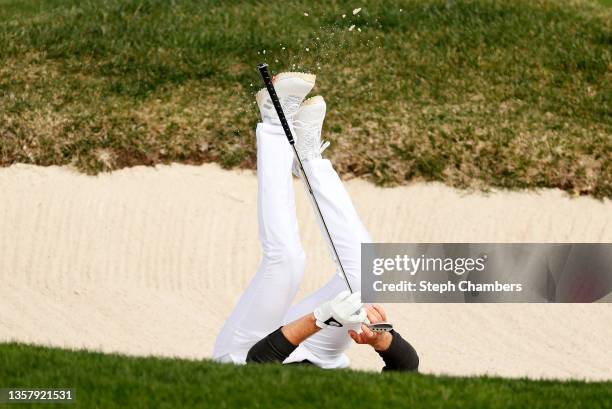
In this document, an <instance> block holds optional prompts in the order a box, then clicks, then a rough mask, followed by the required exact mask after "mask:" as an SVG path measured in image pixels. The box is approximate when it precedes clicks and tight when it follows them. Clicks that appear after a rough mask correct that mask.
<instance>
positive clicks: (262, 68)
mask: <svg viewBox="0 0 612 409" xmlns="http://www.w3.org/2000/svg"><path fill="white" fill-rule="evenodd" d="M257 69H258V70H259V73H260V74H261V78H262V79H263V82H264V84H265V86H266V89H267V90H268V94H270V99H271V100H272V104H273V105H274V109H275V110H276V114H277V115H278V119H279V120H280V123H281V126H282V127H283V130H284V131H285V135H286V136H287V140H288V141H289V143H290V144H291V145H293V134H292V133H291V129H290V128H289V124H288V123H287V118H285V113H284V112H283V107H282V106H281V103H280V101H279V99H278V95H276V90H275V89H274V84H272V77H270V71H268V64H266V63H265V62H264V63H261V64H259V65H258V66H257Z"/></svg>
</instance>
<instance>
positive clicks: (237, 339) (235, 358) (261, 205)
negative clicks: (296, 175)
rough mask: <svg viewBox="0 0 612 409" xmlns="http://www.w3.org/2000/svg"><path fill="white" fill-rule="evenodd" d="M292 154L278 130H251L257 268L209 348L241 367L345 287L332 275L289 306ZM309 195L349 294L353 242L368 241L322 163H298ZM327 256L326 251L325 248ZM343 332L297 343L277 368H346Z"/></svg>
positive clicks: (294, 241)
mask: <svg viewBox="0 0 612 409" xmlns="http://www.w3.org/2000/svg"><path fill="white" fill-rule="evenodd" d="M292 161H293V150H292V148H291V146H290V145H289V143H288V142H287V139H286V137H285V134H284V133H283V130H282V128H281V127H280V125H278V126H277V125H270V124H263V123H260V124H258V126H257V179H258V202H257V204H258V217H259V239H260V240H261V244H262V249H263V257H262V260H261V264H260V265H259V269H258V271H257V273H256V274H255V277H253V279H252V281H251V282H250V283H249V285H248V287H247V289H246V290H245V292H244V294H243V295H242V297H241V298H240V300H239V301H238V304H237V305H236V307H235V308H234V311H233V312H232V313H231V315H230V316H229V318H228V319H227V321H226V322H225V325H224V326H223V328H222V329H221V332H220V333H219V335H218V337H217V341H216V343H215V350H214V354H213V357H214V358H215V359H217V360H219V361H223V362H234V363H244V362H245V360H246V355H247V353H248V351H249V349H250V348H251V347H252V346H253V345H254V344H255V343H256V342H257V341H259V340H260V339H262V338H263V337H265V336H266V335H267V334H269V333H270V332H272V331H274V330H276V329H277V328H278V327H280V326H281V325H283V324H286V323H288V322H291V321H293V320H295V319H297V318H299V317H302V316H304V315H306V314H308V313H311V312H312V311H314V310H315V308H316V307H318V306H319V305H320V304H322V303H323V302H325V301H328V300H330V299H332V298H333V297H334V296H335V295H336V294H338V293H339V292H340V291H343V290H345V289H347V287H346V283H345V281H344V279H343V278H342V275H341V273H340V270H339V269H338V270H337V271H336V273H335V274H333V276H332V277H331V279H330V280H329V281H328V282H327V283H326V284H325V285H324V286H323V287H321V288H320V289H319V290H317V291H316V292H314V293H313V294H311V295H310V296H308V297H306V298H305V299H304V300H302V301H300V302H299V303H297V304H296V305H293V306H292V303H293V300H294V298H295V295H296V293H297V291H298V289H299V287H300V284H301V281H302V277H303V273H304V265H305V260H306V257H305V254H304V250H303V249H302V245H301V243H300V237H299V231H298V222H297V217H296V210H295V197H294V192H293V182H292V176H291V165H292ZM304 169H305V171H306V173H307V174H308V178H309V180H310V183H311V186H312V189H313V192H314V194H315V196H316V198H317V201H318V203H319V206H320V208H321V212H322V213H323V216H324V218H325V221H326V223H327V227H328V229H329V232H330V234H331V236H332V238H333V241H334V244H335V245H336V249H337V251H338V255H339V257H340V259H341V261H342V265H343V266H344V269H345V271H346V273H347V275H348V279H349V282H350V284H351V287H352V288H353V291H359V289H360V288H361V282H360V277H361V275H360V271H361V258H360V256H361V243H362V242H370V241H371V239H370V235H369V233H368V232H367V230H366V228H365V227H364V225H363V223H362V222H361V220H360V219H359V216H358V215H357V212H356V210H355V208H354V206H353V204H352V202H351V199H350V197H349V195H348V192H347V191H346V189H345V188H344V186H343V184H342V181H341V180H340V178H339V177H338V175H337V173H336V172H335V170H334V169H333V167H332V165H331V162H330V161H329V160H325V159H313V160H309V161H306V162H304ZM330 251H331V250H330ZM347 331H348V328H346V327H342V328H332V327H328V328H325V329H323V330H321V331H319V332H318V333H316V334H315V335H313V336H311V337H310V338H308V339H307V340H306V341H305V342H303V343H302V344H301V345H300V346H299V347H298V348H297V349H296V350H295V351H294V352H293V353H292V354H291V356H289V358H287V360H286V361H285V363H289V362H300V361H303V360H305V359H307V360H309V361H311V362H312V363H314V364H316V365H318V366H320V367H323V368H339V367H346V366H348V364H349V361H348V357H347V356H346V355H345V354H344V351H345V350H346V348H348V346H349V345H350V337H349V336H348V333H347Z"/></svg>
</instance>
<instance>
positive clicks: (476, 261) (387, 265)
mask: <svg viewBox="0 0 612 409" xmlns="http://www.w3.org/2000/svg"><path fill="white" fill-rule="evenodd" d="M486 261H487V255H486V254H481V255H479V256H478V257H426V256H425V255H424V254H421V256H420V257H411V256H408V255H407V254H404V255H400V254H397V255H396V256H395V257H386V258H375V259H374V260H373V262H372V273H373V274H374V275H377V276H380V275H383V274H384V273H385V272H389V271H403V272H406V273H408V274H410V275H411V276H414V275H415V274H417V273H419V272H439V271H444V272H452V273H454V274H456V275H458V276H462V275H464V274H465V273H471V272H472V271H479V272H480V271H483V270H484V269H485V262H486Z"/></svg>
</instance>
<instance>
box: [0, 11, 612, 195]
mask: <svg viewBox="0 0 612 409" xmlns="http://www.w3.org/2000/svg"><path fill="white" fill-rule="evenodd" d="M358 6H360V7H362V10H361V12H360V13H357V14H356V15H354V14H353V12H352V10H353V8H354V7H358ZM305 14H307V15H305ZM611 17H612V10H611V9H610V8H607V7H604V6H602V5H599V4H598V3H596V2H594V1H587V0H584V1H580V0H575V1H569V0H568V1H557V0H536V1H532V0H509V1H508V0H432V1H429V0H428V1H425V0H420V1H419V0H411V1H385V2H374V1H372V2H365V1H364V2H361V3H359V4H358V3H355V2H354V1H331V2H330V1H316V2H298V1H286V2H283V3H282V6H273V7H271V6H270V5H269V4H268V3H266V2H260V1H240V2H238V1H223V2H221V1H213V0H207V1H196V0H178V1H166V0H122V1H119V0H108V1H104V2H100V1H93V0H85V1H77V0H50V1H39V0H20V1H17V0H9V1H7V0H0V165H2V166H7V165H10V164H11V163H15V162H29V163H36V164H41V165H51V164H73V165H75V166H76V167H78V168H79V169H81V170H83V171H86V172H89V173H96V172H98V171H102V170H109V169H116V168H121V167H124V166H131V165H137V164H155V163H167V162H172V161H180V162H187V163H202V162H210V161H215V162H219V163H221V164H222V165H223V166H225V167H228V168H229V167H235V166H240V167H254V165H255V143H254V137H253V127H254V124H255V123H256V121H257V116H258V115H257V112H256V107H255V106H254V105H253V98H252V94H253V93H254V92H255V91H256V90H257V89H258V88H259V87H260V80H259V78H258V76H257V73H256V70H255V68H254V67H255V64H256V63H257V62H259V61H260V60H267V61H268V62H269V63H270V64H271V66H272V69H273V70H274V71H280V70H282V69H287V68H288V69H292V70H308V71H313V72H315V73H316V74H318V76H319V81H318V85H317V88H316V91H315V92H317V93H321V94H323V95H324V96H325V97H326V99H327V101H328V106H329V111H328V118H327V122H326V125H325V134H326V137H327V138H328V139H330V140H332V141H333V142H334V143H333V144H332V148H330V154H331V156H332V157H333V160H334V162H335V164H336V165H337V167H338V169H339V170H340V172H342V173H343V174H347V175H355V176H363V177H366V178H369V179H371V180H373V181H375V182H377V183H379V184H384V185H393V184H401V183H404V182H405V181H408V180H422V179H425V180H441V181H444V182H445V183H447V184H450V185H454V186H460V187H468V186H470V187H483V188H486V187H488V186H501V187H508V188H524V187H559V188H561V189H565V190H567V191H570V192H574V193H580V194H591V195H594V196H598V197H612V154H611V153H610V152H612V136H611V135H612V115H611V109H610V107H611V106H612V84H611V78H612V72H611V66H612V51H611V50H612V48H611V47H610V45H611V44H612V29H611V28H612V18H611ZM352 25H355V28H354V29H352V30H349V29H350V27H351V26H352ZM360 30H361V31H360ZM264 50H265V54H264Z"/></svg>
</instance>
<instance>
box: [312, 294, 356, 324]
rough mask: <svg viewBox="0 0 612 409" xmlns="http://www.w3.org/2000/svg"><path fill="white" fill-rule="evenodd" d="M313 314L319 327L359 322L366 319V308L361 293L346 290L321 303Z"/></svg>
mask: <svg viewBox="0 0 612 409" xmlns="http://www.w3.org/2000/svg"><path fill="white" fill-rule="evenodd" d="M314 316H315V318H316V320H317V326H318V327H319V328H325V327H326V326H328V325H329V326H332V327H341V326H343V325H351V324H359V323H361V322H364V321H365V320H366V319H367V313H366V310H365V308H363V304H362V303H361V293H359V292H356V293H354V294H351V293H350V292H349V291H348V290H347V291H342V292H341V293H340V294H338V295H337V296H336V297H335V298H334V299H333V300H331V301H327V302H324V303H323V304H321V305H320V306H319V307H318V308H317V309H316V310H315V311H314Z"/></svg>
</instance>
